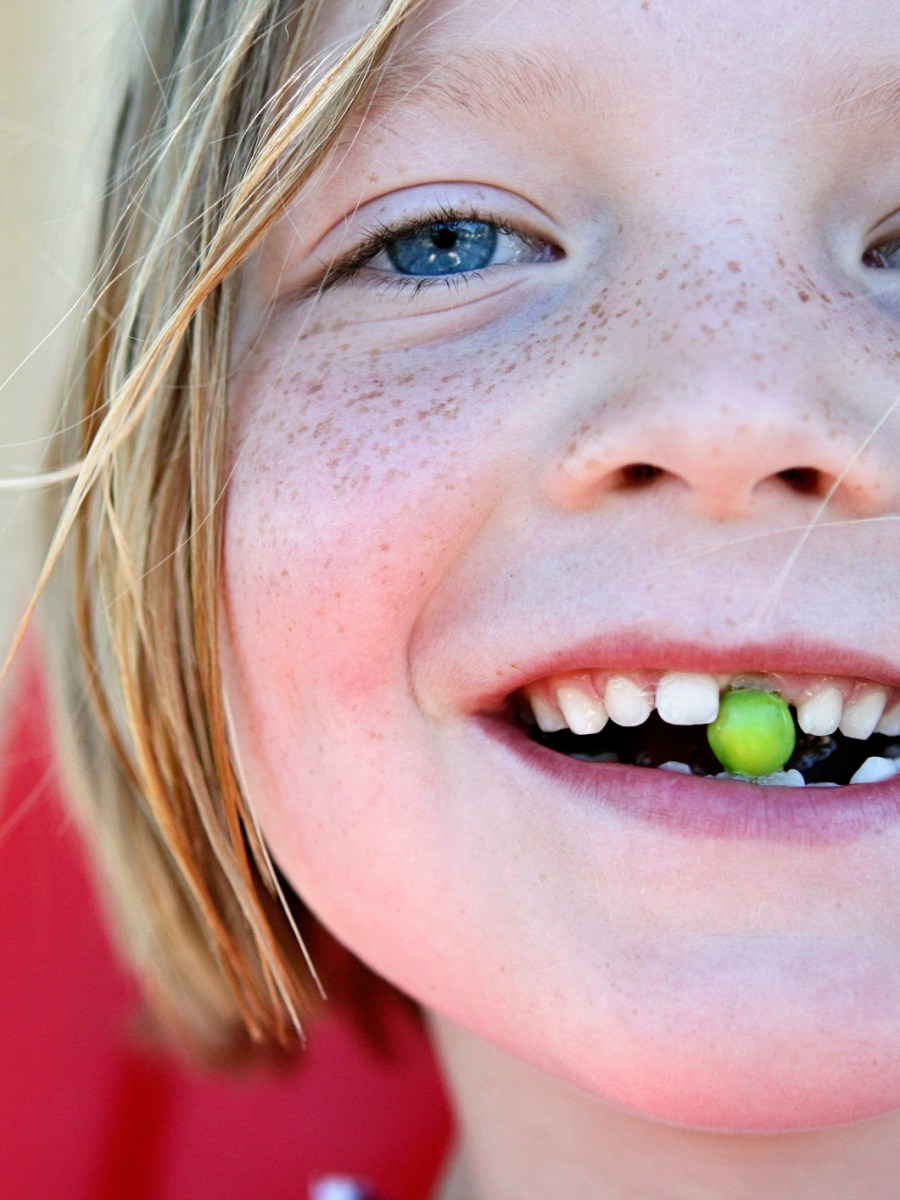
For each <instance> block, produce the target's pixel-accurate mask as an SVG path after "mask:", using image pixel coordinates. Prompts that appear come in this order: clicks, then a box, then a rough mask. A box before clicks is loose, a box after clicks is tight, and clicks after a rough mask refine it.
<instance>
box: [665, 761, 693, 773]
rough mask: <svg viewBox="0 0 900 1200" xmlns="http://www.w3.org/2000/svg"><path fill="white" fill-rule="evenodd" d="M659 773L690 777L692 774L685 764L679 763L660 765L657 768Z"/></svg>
mask: <svg viewBox="0 0 900 1200" xmlns="http://www.w3.org/2000/svg"><path fill="white" fill-rule="evenodd" d="M657 769H658V770H660V771H674V772H675V774H677V775H692V774H693V772H692V771H691V768H690V767H689V766H688V765H687V763H680V762H664V763H660V764H659V767H658V768H657Z"/></svg>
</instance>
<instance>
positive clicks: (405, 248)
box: [369, 221, 500, 277]
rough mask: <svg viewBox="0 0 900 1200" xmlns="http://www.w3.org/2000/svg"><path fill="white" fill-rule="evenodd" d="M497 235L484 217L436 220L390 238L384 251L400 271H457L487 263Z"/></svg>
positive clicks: (433, 273)
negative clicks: (480, 218) (475, 219)
mask: <svg viewBox="0 0 900 1200" xmlns="http://www.w3.org/2000/svg"><path fill="white" fill-rule="evenodd" d="M499 237H500V234H499V231H498V230H497V229H496V228H495V227H494V226H493V225H488V224H487V222H485V221H435V222H434V223H433V224H431V225H426V226H424V227H423V228H422V229H418V230H416V231H414V232H412V233H409V234H407V235H406V236H404V237H397V238H391V239H390V240H389V241H387V242H386V243H385V247H384V253H385V254H386V255H387V258H388V260H389V262H390V263H391V265H392V266H393V267H395V268H396V269H397V270H398V271H399V272H400V273H401V274H402V275H417V276H419V277H428V276H432V277H433V276H438V275H458V274H462V273H463V272H465V271H481V270H483V269H484V268H485V267H488V266H490V265H491V263H492V261H493V259H494V255H495V253H496V250H497V243H498V240H499ZM369 265H370V266H372V265H373V263H372V262H370V264H369Z"/></svg>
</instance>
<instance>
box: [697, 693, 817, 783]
mask: <svg viewBox="0 0 900 1200" xmlns="http://www.w3.org/2000/svg"><path fill="white" fill-rule="evenodd" d="M706 736H707V738H708V739H709V745H710V749H711V750H712V752H713V754H715V756H716V758H717V759H718V760H719V762H720V763H721V764H722V766H723V767H724V768H725V770H726V771H731V772H732V773H733V774H735V775H752V776H755V775H771V774H772V773H773V772H775V771H780V770H781V769H782V767H783V766H784V764H785V763H786V762H787V760H788V759H789V758H790V757H791V754H792V753H793V751H794V746H795V745H796V741H797V732H796V730H795V728H794V720H793V718H792V716H791V712H790V709H789V708H788V706H787V704H786V703H785V702H784V700H783V699H782V698H781V696H778V695H775V694H774V693H772V692H757V691H754V690H753V689H751V688H736V689H734V690H733V691H729V692H726V693H725V695H724V696H723V697H722V700H721V703H720V705H719V715H718V717H716V719H715V721H713V722H712V724H711V725H709V726H708V727H707V730H706Z"/></svg>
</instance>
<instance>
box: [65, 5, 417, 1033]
mask: <svg viewBox="0 0 900 1200" xmlns="http://www.w3.org/2000/svg"><path fill="white" fill-rule="evenodd" d="M412 7H414V5H413V4H411V3H409V2H403V0H401V2H395V3H391V4H386V5H382V6H379V5H369V6H357V8H356V9H354V8H353V7H352V6H347V7H346V8H344V7H341V8H340V9H339V11H340V13H341V15H342V17H343V18H344V19H343V21H342V22H340V23H337V22H335V20H334V17H335V6H330V5H321V4H318V3H306V4H295V3H287V2H285V0H272V2H267V0H255V2H254V3H251V4H247V3H245V2H243V0H241V2H240V3H237V2H234V0H212V2H209V3H196V4H190V3H181V4H177V5H174V6H173V5H169V4H160V5H158V6H156V7H155V8H154V9H153V10H151V11H149V13H148V16H149V20H148V22H147V28H146V29H144V30H143V31H142V34H141V39H140V41H141V47H140V56H139V59H138V63H137V66H136V68H135V71H134V77H133V80H132V82H131V84H130V85H129V87H128V89H127V92H126V95H125V97H124V101H123V105H122V113H121V118H120V122H119V126H118V130H117V135H116V144H115V146H114V148H113V154H112V163H111V168H110V183H109V200H108V204H107V210H106V212H105V214H104V217H103V222H102V229H101V231H100V238H99V244H100V247H101V256H100V261H99V264H98V271H97V276H96V284H95V288H96V299H95V304H94V308H93V312H92V315H91V318H90V321H89V323H88V325H87V328H86V333H85V347H86V354H85V366H84V371H83V377H82V386H81V393H80V395H79V396H78V397H75V398H74V403H75V405H76V406H77V410H78V411H77V414H76V415H75V416H74V418H73V419H72V421H71V423H70V428H71V429H72V431H73V432H72V434H71V436H70V438H69V439H68V444H67V445H66V446H65V447H63V448H62V449H61V451H60V455H61V457H62V458H63V460H64V461H66V460H68V461H72V460H73V459H74V460H76V461H78V462H79V463H80V464H81V466H80V471H79V473H78V478H77V480H76V482H75V485H74V488H73V490H72V493H71V494H70V496H69V497H68V499H67V502H66V505H65V508H64V511H63V513H62V517H61V522H60V527H59V533H58V535H57V540H56V542H55V544H54V547H53V550H52V551H51V557H50V561H49V563H48V569H49V567H50V566H52V564H53V562H54V561H55V560H56V558H57V557H58V555H59V553H60V552H61V550H62V547H63V545H64V543H65V542H66V541H67V540H68V543H69V545H68V548H67V554H68V556H69V563H70V566H71V571H70V577H71V579H72V580H73V587H74V595H73V601H72V604H71V610H72V612H73V615H74V621H75V628H74V629H68V628H64V629H60V630H58V631H54V632H58V633H59V634H60V635H61V636H60V637H59V639H58V640H59V662H60V672H59V674H60V678H61V680H62V687H63V700H64V704H63V707H64V709H65V710H66V711H67V712H68V713H69V714H72V713H77V714H78V715H77V720H76V722H74V723H73V724H75V728H74V729H73V730H72V736H71V737H70V738H69V750H70V754H69V757H70V759H71V767H72V772H71V773H72V777H73V788H72V790H73V795H74V798H75V800H76V801H77V805H78V809H79V812H80V814H81V817H82V820H83V823H84V825H85V827H86V829H87V830H88V833H89V836H90V839H91V841H92V842H93V844H94V846H95V847H96V849H97V851H98V856H99V858H100V861H101V866H102V869H103V872H104V875H105V878H106V881H107V884H108V886H109V888H110V890H111V893H112V896H113V907H114V909H115V912H116V916H117V920H118V923H119V925H120V930H121V940H122V943H123V948H124V951H125V953H126V955H127V956H128V957H129V958H130V959H131V960H132V961H133V962H134V963H135V964H136V966H137V967H138V969H139V971H140V972H141V974H142V975H143V977H144V978H145V980H146V983H147V987H148V991H149V994H150V996H151V998H152V999H153V1000H154V1002H155V1004H156V1006H157V1008H158V1009H159V1010H160V1011H161V1012H162V1014H163V1016H164V1017H165V1019H166V1020H167V1022H169V1023H170V1024H172V1025H173V1026H174V1027H175V1028H176V1029H177V1030H179V1031H180V1033H181V1034H182V1035H183V1036H184V1037H185V1038H186V1040H187V1041H189V1042H191V1043H193V1044H194V1046H195V1048H196V1049H198V1050H200V1051H201V1052H202V1053H209V1054H215V1055H220V1054H223V1053H226V1054H231V1053H236V1052H238V1050H239V1045H240V1043H241V1041H242V1039H244V1038H246V1036H247V1034H248V1033H249V1035H250V1037H251V1039H253V1040H254V1041H255V1042H257V1043H259V1044H260V1045H261V1046H264V1047H271V1046H272V1045H289V1044H291V1043H292V1042H293V1041H294V1040H295V1039H296V1037H297V1035H298V1032H299V1028H300V1021H301V1017H302V1016H303V1014H304V1013H306V1012H309V1011H310V1010H311V1009H312V1008H313V1007H315V1002H316V1000H317V997H318V991H319V989H320V986H321V985H320V984H319V983H318V981H317V980H316V977H315V973H314V971H313V970H312V969H311V965H310V964H309V963H308V962H307V961H305V959H304V956H303V954H302V953H301V952H300V950H299V949H298V939H297V931H296V928H295V917H296V918H297V919H301V920H302V915H303V914H302V909H301V907H300V906H299V905H298V906H296V911H295V913H294V914H291V913H290V912H289V911H288V907H287V906H286V905H285V903H284V902H283V897H282V895H281V885H280V883H279V880H278V877H277V875H276V873H275V872H274V870H273V868H272V866H271V863H270V862H269V859H268V854H267V851H266V848H265V846H264V844H263V843H262V841H261V839H260V837H259V834H258V832H257V830H256V826H255V823H254V820H253V818H252V816H251V814H250V813H249V812H248V810H247V808H246V804H245V800H244V796H243V793H242V790H241V785H240V781H239V778H238V775H237V771H236V767H235V764H234V762H233V758H232V753H231V748H230V744H229V736H228V730H227V714H226V711H225V709H224V707H223V702H222V696H221V685H220V680H219V665H218V655H219V644H218V606H219V592H220V557H221V530H222V518H223V514H224V505H223V503H222V495H223V490H224V488H225V477H226V453H227V445H226V437H227V428H226V417H227V411H228V376H229V369H230V366H229V364H230V359H231V356H232V352H233V342H234V337H235V332H234V325H233V313H234V309H235V298H236V295H237V291H238V287H239V284H240V275H239V270H238V268H239V267H240V264H241V263H242V261H243V260H244V259H245V258H246V256H247V255H248V253H249V252H250V251H251V249H252V248H253V246H254V245H255V244H256V243H257V242H258V241H259V240H260V238H261V237H262V236H263V234H264V233H265V231H266V229H267V228H268V227H269V226H270V225H271V224H272V222H273V221H275V220H276V219H277V218H278V216H279V215H280V214H281V213H282V212H283V209H284V205H285V202H286V200H287V199H288V198H289V196H290V195H291V194H292V192H293V191H295V190H296V189H297V188H298V187H299V186H300V185H301V184H302V182H303V181H304V179H305V178H307V177H308V176H309V175H310V174H311V172H312V171H313V170H314V168H315V167H316V165H317V164H318V163H319V162H320V161H321V159H322V157H323V155H324V154H325V153H326V152H327V150H328V148H329V146H330V144H331V143H332V142H333V141H334V140H335V138H336V137H337V135H338V133H339V132H340V130H341V129H342V128H343V126H344V125H345V123H346V120H347V117H348V115H349V114H350V113H352V111H353V109H354V107H355V106H356V105H357V104H358V102H359V99H360V96H361V95H362V93H363V92H364V89H365V88H366V86H367V84H368V83H369V81H370V78H371V76H372V73H373V71H374V70H375V69H376V67H377V65H378V63H379V61H380V60H381V58H382V57H383V55H384V54H385V52H386V50H387V48H388V46H389V44H390V42H391V39H392V37H393V35H394V32H395V30H396V28H397V27H398V26H399V24H400V23H401V22H402V20H403V15H404V13H405V12H406V11H407V10H409V9H411V8H412ZM79 655H80V661H78V658H79ZM85 692H87V694H88V697H89V700H90V712H91V714H92V715H91V716H90V717H86V716H85V715H84V713H83V707H84V706H83V698H84V694H85Z"/></svg>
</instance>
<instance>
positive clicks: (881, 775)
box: [850, 755, 897, 783]
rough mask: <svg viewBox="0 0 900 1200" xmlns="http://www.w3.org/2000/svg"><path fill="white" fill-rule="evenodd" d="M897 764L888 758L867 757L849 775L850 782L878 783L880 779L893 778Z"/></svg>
mask: <svg viewBox="0 0 900 1200" xmlns="http://www.w3.org/2000/svg"><path fill="white" fill-rule="evenodd" d="M896 774H897V764H896V763H895V762H892V761H891V759H889V758H877V757H875V756H874V755H873V757H872V758H867V759H866V761H865V762H864V763H863V765H862V766H861V767H860V768H859V770H858V771H854V773H853V774H852V775H851V776H850V782H851V783H880V782H881V780H882V779H893V778H894V776H895V775H896Z"/></svg>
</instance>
